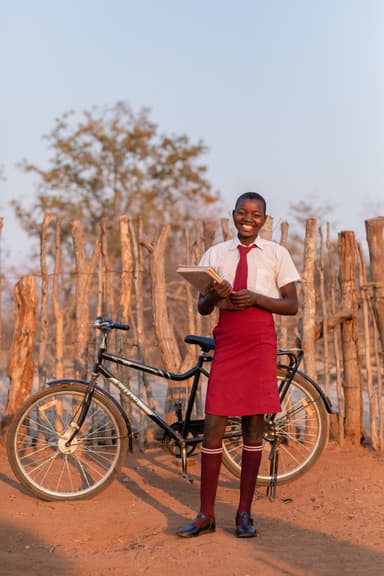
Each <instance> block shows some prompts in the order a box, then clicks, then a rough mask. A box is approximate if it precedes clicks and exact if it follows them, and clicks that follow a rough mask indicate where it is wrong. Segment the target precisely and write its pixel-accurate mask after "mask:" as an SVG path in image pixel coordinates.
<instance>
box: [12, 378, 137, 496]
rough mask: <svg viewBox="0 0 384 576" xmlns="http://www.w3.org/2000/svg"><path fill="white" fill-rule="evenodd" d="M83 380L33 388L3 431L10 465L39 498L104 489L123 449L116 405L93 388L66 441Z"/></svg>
mask: <svg viewBox="0 0 384 576" xmlns="http://www.w3.org/2000/svg"><path fill="white" fill-rule="evenodd" d="M86 391H87V388H86V387H85V386H82V385H81V384H78V383H76V382H69V383H65V384H53V385H51V386H50V387H49V388H46V389H45V390H42V391H40V392H37V393H36V394H33V395H32V396H31V397H30V398H29V399H28V400H27V402H25V404H24V405H23V406H22V407H21V408H20V410H19V411H18V412H17V413H16V415H15V417H14V418H13V420H12V422H11V425H10V428H9V431H8V437H7V453H8V459H9V462H10V465H11V467H12V470H13V472H14V474H15V476H16V478H17V479H18V480H19V481H20V483H21V484H22V485H23V486H24V487H25V488H26V489H27V490H28V491H29V492H31V493H32V494H34V495H35V496H38V497H39V498H41V499H43V500H48V501H50V500H79V499H83V498H90V497H92V496H95V495H96V494H98V493H99V492H101V491H102V490H104V489H105V488H106V487H107V486H108V485H109V484H110V483H111V482H112V481H113V479H114V478H115V476H116V474H117V473H118V472H119V470H120V467H121V465H122V464H123V462H124V460H125V457H126V454H127V446H128V440H127V427H126V424H125V422H124V419H123V418H122V416H121V414H120V412H119V410H118V407H116V406H115V405H114V403H113V401H112V400H110V399H109V398H108V397H106V396H105V395H104V394H103V393H102V392H101V391H99V390H95V391H94V393H93V397H92V400H91V404H90V407H89V411H88V413H87V416H86V418H85V421H84V423H83V425H82V426H81V429H80V430H79V432H78V434H77V436H76V437H75V439H74V441H73V442H72V443H71V445H70V446H69V447H66V446H65V442H66V440H67V439H68V437H69V435H70V434H71V432H72V430H73V428H72V427H71V423H73V422H75V421H76V419H77V417H78V414H79V410H80V408H81V403H82V401H83V398H84V395H85V393H86Z"/></svg>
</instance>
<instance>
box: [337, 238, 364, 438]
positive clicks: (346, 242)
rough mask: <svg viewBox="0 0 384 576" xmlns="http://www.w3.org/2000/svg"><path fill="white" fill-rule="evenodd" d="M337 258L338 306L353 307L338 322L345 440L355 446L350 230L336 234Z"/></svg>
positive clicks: (357, 378) (358, 422)
mask: <svg viewBox="0 0 384 576" xmlns="http://www.w3.org/2000/svg"><path fill="white" fill-rule="evenodd" d="M338 250H339V260H340V287H341V308H342V309H350V310H351V311H352V314H351V317H350V318H344V319H343V320H342V324H341V333H342V346H343V362H344V398H345V423H344V430H345V440H346V441H348V442H349V443H351V444H352V445H354V446H356V445H358V444H360V442H361V439H362V379H361V371H360V359H359V326H358V300H357V287H356V242H355V236H354V233H353V232H351V231H344V232H340V233H339V236H338Z"/></svg>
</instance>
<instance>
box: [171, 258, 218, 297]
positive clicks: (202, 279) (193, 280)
mask: <svg viewBox="0 0 384 576" xmlns="http://www.w3.org/2000/svg"><path fill="white" fill-rule="evenodd" d="M176 272H178V273H179V274H180V275H181V276H182V277H183V278H184V279H185V280H188V282H189V283H190V284H192V286H194V287H195V288H197V290H199V292H201V293H204V292H205V291H206V289H207V288H208V286H209V285H210V283H211V282H212V280H216V282H219V283H220V282H221V281H222V278H221V277H220V276H219V275H218V273H217V272H216V270H215V269H214V268H212V267H211V266H188V265H184V264H180V266H178V267H177V269H176Z"/></svg>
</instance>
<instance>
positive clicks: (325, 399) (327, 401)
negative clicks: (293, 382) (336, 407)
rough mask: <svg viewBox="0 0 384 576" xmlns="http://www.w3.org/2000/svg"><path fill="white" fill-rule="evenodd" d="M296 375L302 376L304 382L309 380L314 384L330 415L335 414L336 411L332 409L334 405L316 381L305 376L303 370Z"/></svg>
mask: <svg viewBox="0 0 384 576" xmlns="http://www.w3.org/2000/svg"><path fill="white" fill-rule="evenodd" d="M296 374H298V375H299V376H301V378H303V380H307V381H308V382H310V383H311V384H312V386H313V387H314V388H315V389H316V391H317V392H318V393H319V394H320V398H321V399H322V401H323V403H324V406H325V408H326V410H327V412H328V414H334V411H333V409H332V403H331V401H330V399H329V398H328V396H327V395H326V394H325V392H324V390H323V389H322V387H321V386H320V385H319V384H318V383H317V382H316V380H313V379H312V378H311V377H310V376H308V374H305V372H302V371H301V370H297V371H296Z"/></svg>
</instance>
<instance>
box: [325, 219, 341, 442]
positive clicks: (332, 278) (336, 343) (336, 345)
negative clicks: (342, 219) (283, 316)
mask: <svg viewBox="0 0 384 576" xmlns="http://www.w3.org/2000/svg"><path fill="white" fill-rule="evenodd" d="M327 252H328V262H329V282H330V287H329V288H330V306H331V313H332V316H333V318H335V317H336V309H337V304H336V272H335V271H336V263H335V255H334V247H333V245H332V243H331V234H330V226H329V224H327ZM329 331H332V334H333V351H334V365H335V371H336V394H337V404H338V411H337V430H336V433H335V436H336V437H337V440H338V442H339V444H340V446H342V445H343V444H344V416H345V401H344V393H343V384H342V375H341V371H342V366H341V346H340V323H339V322H335V323H334V325H333V326H329V322H328V332H329ZM330 422H331V427H332V426H333V420H332V419H331V421H330ZM331 431H332V428H331Z"/></svg>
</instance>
